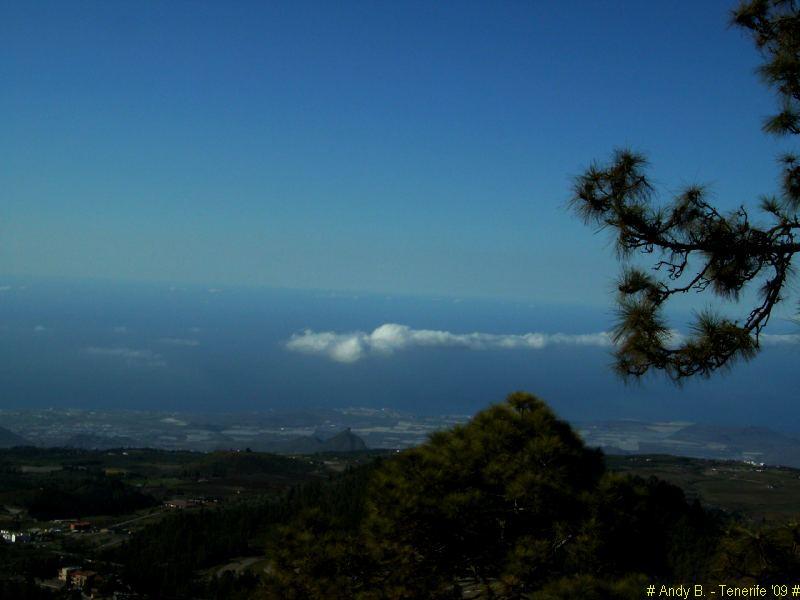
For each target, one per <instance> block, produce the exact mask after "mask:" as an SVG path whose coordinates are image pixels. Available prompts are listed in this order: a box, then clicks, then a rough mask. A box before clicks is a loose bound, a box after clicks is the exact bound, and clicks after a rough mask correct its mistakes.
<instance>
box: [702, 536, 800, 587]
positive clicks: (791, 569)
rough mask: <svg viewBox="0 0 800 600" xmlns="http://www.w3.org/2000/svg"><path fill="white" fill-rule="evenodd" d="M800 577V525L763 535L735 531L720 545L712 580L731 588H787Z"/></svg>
mask: <svg viewBox="0 0 800 600" xmlns="http://www.w3.org/2000/svg"><path fill="white" fill-rule="evenodd" d="M798 573H800V525H798V524H797V523H789V524H787V525H784V526H782V527H775V528H772V529H768V530H764V531H750V530H748V529H744V528H742V527H735V528H733V529H732V530H731V531H730V532H728V534H727V535H726V536H725V538H724V539H723V541H722V543H721V544H720V547H719V550H718V552H717V556H716V558H715V564H714V568H713V571H712V574H713V576H714V577H715V578H716V579H717V580H719V581H720V582H726V583H729V585H735V584H740V585H752V584H754V583H760V584H761V585H770V584H778V585H785V584H786V582H787V581H792V580H793V578H796V577H797V574H798Z"/></svg>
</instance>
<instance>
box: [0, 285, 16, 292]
mask: <svg viewBox="0 0 800 600" xmlns="http://www.w3.org/2000/svg"><path fill="white" fill-rule="evenodd" d="M13 289H14V288H12V287H11V286H10V285H0V292H10V291H11V290H13Z"/></svg>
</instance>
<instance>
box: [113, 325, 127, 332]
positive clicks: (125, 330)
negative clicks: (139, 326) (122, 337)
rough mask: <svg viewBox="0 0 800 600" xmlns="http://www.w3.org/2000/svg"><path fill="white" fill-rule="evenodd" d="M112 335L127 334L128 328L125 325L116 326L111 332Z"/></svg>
mask: <svg viewBox="0 0 800 600" xmlns="http://www.w3.org/2000/svg"><path fill="white" fill-rule="evenodd" d="M112 331H113V332H114V333H128V328H127V327H125V325H118V326H117V327H114V329H113V330H112Z"/></svg>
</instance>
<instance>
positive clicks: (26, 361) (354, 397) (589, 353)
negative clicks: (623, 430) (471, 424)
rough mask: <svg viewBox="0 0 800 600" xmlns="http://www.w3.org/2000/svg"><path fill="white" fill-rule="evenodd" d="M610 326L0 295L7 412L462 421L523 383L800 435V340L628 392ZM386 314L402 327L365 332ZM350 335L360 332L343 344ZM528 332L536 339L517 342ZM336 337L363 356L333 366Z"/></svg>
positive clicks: (79, 287) (405, 299)
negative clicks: (722, 369) (332, 413)
mask: <svg viewBox="0 0 800 600" xmlns="http://www.w3.org/2000/svg"><path fill="white" fill-rule="evenodd" d="M612 322H613V315H612V311H611V309H610V308H609V309H597V308H595V309H591V308H585V307H580V306H570V305H564V304H562V305H559V306H555V305H550V306H548V305H537V304H533V303H528V302H513V301H495V300H475V299H459V298H452V297H438V298H433V297H415V296H388V295H377V294H351V293H335V292H325V291H319V292H312V291H291V290H280V289H269V288H243V287H239V288H236V287H224V288H213V287H200V286H180V287H174V286H167V285H163V284H109V283H104V282H77V281H66V280H61V281H56V280H50V281H45V280H22V279H15V280H9V281H7V282H4V285H3V286H2V291H1V292H0V330H1V331H2V334H3V339H4V340H5V341H4V343H3V344H2V345H0V395H1V396H0V397H2V402H1V403H0V407H1V408H47V407H73V408H104V409H114V408H120V409H142V410H170V411H172V410H174V411H213V412H226V411H234V412H238V411H252V410H259V411H260V410H268V409H271V408H303V407H346V406H368V407H387V408H395V409H400V410H403V411H409V412H413V413H417V414H454V413H459V414H469V413H472V412H474V411H477V410H479V409H481V408H483V407H485V406H486V405H487V404H489V403H491V402H495V401H499V400H501V399H502V398H503V397H504V396H505V394H506V393H508V392H509V391H512V390H516V389H524V390H529V391H532V392H534V393H537V394H539V395H541V397H543V398H544V399H546V400H547V401H548V402H549V403H550V404H551V405H552V406H553V407H554V408H555V410H556V411H557V412H558V413H559V414H560V415H562V416H563V417H565V418H568V419H570V420H577V421H586V420H603V419H620V418H636V419H646V420H689V421H698V422H707V423H712V424H723V425H764V426H769V427H772V428H776V429H780V430H783V431H787V432H795V433H796V432H800V411H798V410H796V409H794V408H793V407H792V404H791V403H790V402H788V399H787V390H791V389H795V387H794V381H793V376H792V365H793V364H796V361H797V359H798V357H799V356H800V344H797V343H780V344H779V345H768V346H767V347H766V348H765V349H764V350H763V351H762V353H761V355H760V356H759V357H757V358H756V359H755V360H754V361H753V362H752V363H750V364H747V365H743V366H740V367H739V368H737V369H735V370H733V372H731V373H729V374H722V375H719V376H717V377H715V378H713V379H711V380H710V381H693V382H689V383H687V384H686V385H685V386H683V387H682V388H676V387H674V386H672V385H671V384H668V383H666V382H665V381H664V380H663V378H660V377H656V378H651V379H648V380H646V381H645V382H644V383H642V384H632V385H627V386H626V385H625V384H623V383H622V382H621V381H620V380H618V379H617V378H616V377H615V376H614V375H613V374H612V373H611V370H610V369H609V365H610V363H611V357H610V354H609V352H610V348H609V347H608V346H607V345H604V343H603V338H602V336H597V335H590V336H588V337H586V336H587V334H598V333H600V332H603V331H605V330H608V329H609V328H610V325H611V324H612ZM390 323H393V324H399V325H404V326H407V327H408V328H409V329H408V330H403V329H400V330H397V329H393V330H389V334H390V335H391V337H387V336H385V335H384V336H383V338H380V335H373V336H372V337H369V336H370V334H371V332H373V331H374V330H375V329H376V328H378V327H379V326H381V325H384V324H390ZM772 330H773V332H779V331H780V330H781V329H780V326H779V325H778V326H776V327H773V328H772ZM783 330H784V331H785V332H789V333H790V334H791V333H792V332H793V331H796V327H794V326H793V325H790V324H787V325H785V326H784V328H783ZM386 331H387V330H386V329H384V333H386ZM329 332H330V333H329ZM352 332H362V333H361V334H358V335H356V336H349V337H342V336H346V335H347V334H350V333H352ZM378 333H380V332H378ZM473 333H478V334H482V335H478V336H477V337H476V336H471V337H466V336H465V334H473ZM528 333H541V334H544V335H542V336H534V337H533V338H530V337H529V338H522V337H520V336H521V335H522V334H528ZM557 333H561V334H565V335H564V336H561V337H553V336H552V335H548V334H557ZM331 334H335V335H336V336H340V337H338V338H334V341H336V340H338V341H340V342H342V341H343V342H344V343H346V344H351V347H352V344H354V343H357V344H360V348H361V351H360V353H359V354H358V355H357V356H356V357H355V358H354V356H353V355H352V354H347V355H345V356H344V357H342V356H339V357H338V358H339V359H341V360H337V357H336V355H335V353H332V352H331V351H330V350H331V346H330V343H331V338H330V336H331ZM485 334H491V335H485ZM304 335H305V336H308V335H313V336H316V337H314V338H312V341H314V342H315V343H317V346H315V348H314V349H312V350H311V351H308V349H306V351H297V350H296V349H295V350H292V349H291V347H290V346H291V344H290V345H289V347H287V342H290V340H292V336H295V339H297V338H298V336H299V337H302V336H304ZM320 336H322V337H320ZM324 336H328V337H327V338H325V339H327V342H325V339H323V338H324ZM379 338H380V339H379ZM321 339H322V340H323V342H325V343H322V342H320V340H321ZM353 340H355V341H353ZM785 341H786V340H783V342H785ZM326 343H327V344H328V345H327V346H326V345H325V344H326ZM381 344H383V346H381ZM386 344H389V346H387V345H386Z"/></svg>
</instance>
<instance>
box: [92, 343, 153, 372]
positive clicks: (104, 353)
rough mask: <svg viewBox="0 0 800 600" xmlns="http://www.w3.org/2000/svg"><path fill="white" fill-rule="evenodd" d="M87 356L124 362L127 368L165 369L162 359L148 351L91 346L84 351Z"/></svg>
mask: <svg viewBox="0 0 800 600" xmlns="http://www.w3.org/2000/svg"><path fill="white" fill-rule="evenodd" d="M85 352H86V353H87V354H90V355H92V356H100V357H108V358H115V359H119V360H122V361H124V362H125V364H126V365H128V366H129V367H166V366H167V363H166V361H165V360H164V359H163V357H162V356H161V355H160V354H158V353H156V352H153V351H152V350H148V349H146V348H145V349H136V348H126V347H119V346H115V347H97V346H91V347H89V348H86V349H85Z"/></svg>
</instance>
